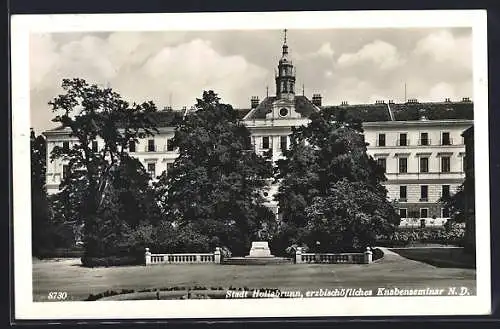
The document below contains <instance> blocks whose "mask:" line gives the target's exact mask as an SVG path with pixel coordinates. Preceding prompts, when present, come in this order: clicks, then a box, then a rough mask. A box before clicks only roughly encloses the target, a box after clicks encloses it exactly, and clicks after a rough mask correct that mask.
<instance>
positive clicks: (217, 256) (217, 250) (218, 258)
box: [214, 247, 221, 264]
mask: <svg viewBox="0 0 500 329" xmlns="http://www.w3.org/2000/svg"><path fill="white" fill-rule="evenodd" d="M214 256H215V257H214V258H215V264H220V263H221V253H220V248H219V247H216V248H215V252H214Z"/></svg>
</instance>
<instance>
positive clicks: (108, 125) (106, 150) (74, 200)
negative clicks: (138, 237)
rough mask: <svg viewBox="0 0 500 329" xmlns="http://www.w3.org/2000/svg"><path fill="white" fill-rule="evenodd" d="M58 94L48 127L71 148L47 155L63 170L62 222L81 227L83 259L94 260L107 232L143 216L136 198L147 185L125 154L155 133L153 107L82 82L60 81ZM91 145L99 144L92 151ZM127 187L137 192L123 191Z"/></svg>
mask: <svg viewBox="0 0 500 329" xmlns="http://www.w3.org/2000/svg"><path fill="white" fill-rule="evenodd" d="M62 88H63V90H64V93H63V94H61V95H59V96H57V97H55V98H54V99H53V100H52V101H50V102H49V105H51V107H52V111H53V112H54V113H55V117H54V119H53V121H54V122H58V123H60V124H61V125H62V128H65V129H68V130H69V137H70V139H71V140H72V142H73V143H72V145H71V146H70V147H69V148H64V147H61V146H55V147H54V149H53V150H52V153H51V160H52V161H53V160H55V159H62V160H65V161H66V162H67V164H68V166H69V175H68V176H67V177H66V178H65V179H64V180H63V181H62V183H61V186H60V190H61V192H60V199H59V202H62V203H63V204H65V205H66V206H67V207H69V208H67V209H66V210H65V211H67V214H66V215H67V216H68V218H70V219H72V220H73V219H74V220H79V221H81V222H82V223H84V245H85V252H86V255H87V256H92V257H93V256H100V255H102V254H103V253H106V248H107V247H108V244H106V241H105V240H103V238H104V237H108V238H109V239H111V238H112V237H113V234H112V233H113V232H114V233H116V234H118V232H120V231H126V228H127V226H132V227H133V226H134V225H137V220H138V218H141V217H142V215H143V214H144V213H143V212H142V211H143V206H141V204H142V205H144V202H145V200H147V197H145V196H142V193H141V192H144V189H145V186H146V185H147V181H148V180H146V179H145V173H144V171H142V172H141V171H140V170H139V169H140V168H141V165H140V164H139V163H138V162H137V161H136V160H133V159H131V158H130V157H129V155H128V152H127V150H128V147H129V143H130V141H135V142H138V140H139V139H140V138H145V137H147V136H152V135H154V134H155V133H156V132H157V129H156V127H155V122H154V119H153V117H152V113H154V112H156V106H155V105H154V104H153V103H152V102H145V103H142V104H136V103H133V104H129V103H128V102H127V101H125V100H123V99H122V98H121V96H120V95H119V94H117V93H116V92H114V91H112V90H111V89H110V88H104V89H103V88H100V87H98V86H97V85H95V84H92V85H90V84H88V83H87V82H86V81H85V80H83V79H64V80H63V82H62ZM93 141H99V143H100V144H101V145H100V147H99V149H98V150H97V151H96V150H94V149H93V148H92V142H93ZM127 184H129V185H130V184H132V185H134V184H135V185H134V188H137V187H141V188H139V189H130V190H129V191H126V190H127ZM134 198H139V199H134ZM141 198H143V199H141ZM68 202H69V204H68ZM134 206H135V208H134ZM132 208H133V211H132ZM132 218H134V219H132ZM108 234H110V235H108Z"/></svg>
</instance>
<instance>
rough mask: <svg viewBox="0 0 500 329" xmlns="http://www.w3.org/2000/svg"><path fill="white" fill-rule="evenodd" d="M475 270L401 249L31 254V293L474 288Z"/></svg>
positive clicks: (72, 296) (42, 296)
mask: <svg viewBox="0 0 500 329" xmlns="http://www.w3.org/2000/svg"><path fill="white" fill-rule="evenodd" d="M475 277H476V271H475V270H473V269H463V268H438V267H435V266H432V265H429V264H425V263H422V262H417V261H413V260H409V259H406V258H403V257H401V256H399V255H397V254H392V253H391V254H386V255H385V257H384V258H383V259H381V260H379V261H377V262H374V263H372V264H369V265H354V264H307V265H302V264H300V265H298V264H285V265H254V266H241V265H217V264H200V265H153V266H147V267H146V266H124V267H110V268H84V267H82V266H80V260H79V259H65V260H59V261H58V260H43V261H40V260H33V299H34V301H48V299H47V296H48V292H53V291H56V292H57V291H64V292H66V293H67V295H68V299H67V300H84V299H85V298H87V297H88V296H89V294H98V293H102V292H104V291H106V290H115V291H119V290H122V289H133V290H136V291H137V290H141V289H158V288H168V287H175V286H178V287H181V286H182V287H193V286H202V287H207V288H210V287H223V288H224V289H228V288H230V287H233V288H240V287H241V288H243V287H248V288H250V289H258V288H267V289H281V290H292V289H293V290H302V291H304V290H312V289H320V288H323V289H334V288H365V289H377V288H379V287H399V288H427V287H430V288H445V289H447V287H449V286H465V287H468V288H469V290H470V291H472V293H475Z"/></svg>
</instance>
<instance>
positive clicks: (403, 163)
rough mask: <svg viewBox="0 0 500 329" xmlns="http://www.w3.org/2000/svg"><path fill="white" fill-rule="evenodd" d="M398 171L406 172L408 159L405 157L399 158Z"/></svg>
mask: <svg viewBox="0 0 500 329" xmlns="http://www.w3.org/2000/svg"><path fill="white" fill-rule="evenodd" d="M398 162H399V173H400V174H404V173H406V172H408V159H407V158H399V161H398Z"/></svg>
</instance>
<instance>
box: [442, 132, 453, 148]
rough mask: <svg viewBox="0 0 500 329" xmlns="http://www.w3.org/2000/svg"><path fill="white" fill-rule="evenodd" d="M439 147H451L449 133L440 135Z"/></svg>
mask: <svg viewBox="0 0 500 329" xmlns="http://www.w3.org/2000/svg"><path fill="white" fill-rule="evenodd" d="M441 145H451V138H450V133H449V132H444V133H442V134H441Z"/></svg>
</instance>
